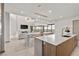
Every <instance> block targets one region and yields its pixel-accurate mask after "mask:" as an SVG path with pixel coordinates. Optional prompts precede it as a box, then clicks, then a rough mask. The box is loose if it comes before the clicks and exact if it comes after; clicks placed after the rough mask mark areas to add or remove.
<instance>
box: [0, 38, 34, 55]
mask: <svg viewBox="0 0 79 59" xmlns="http://www.w3.org/2000/svg"><path fill="white" fill-rule="evenodd" d="M33 41H34V40H33V39H31V40H30V45H29V47H27V46H26V45H25V39H21V40H18V39H15V40H12V41H11V42H9V43H6V44H5V52H4V53H2V54H0V55H1V56H33V55H34V47H33V46H34V43H33Z"/></svg>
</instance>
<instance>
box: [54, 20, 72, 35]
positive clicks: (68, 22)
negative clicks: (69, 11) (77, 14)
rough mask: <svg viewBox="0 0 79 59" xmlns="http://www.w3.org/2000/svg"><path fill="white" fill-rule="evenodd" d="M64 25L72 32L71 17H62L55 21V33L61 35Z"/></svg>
mask: <svg viewBox="0 0 79 59" xmlns="http://www.w3.org/2000/svg"><path fill="white" fill-rule="evenodd" d="M65 27H70V33H71V34H72V33H73V32H72V30H73V26H72V19H62V20H57V21H55V34H58V35H62V30H63V28H65Z"/></svg>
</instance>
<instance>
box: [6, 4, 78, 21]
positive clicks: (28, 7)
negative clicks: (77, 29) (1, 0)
mask: <svg viewBox="0 0 79 59" xmlns="http://www.w3.org/2000/svg"><path fill="white" fill-rule="evenodd" d="M51 10H52V12H51ZM49 11H50V12H51V13H49ZM5 12H9V13H14V14H19V15H23V16H30V17H32V18H42V19H45V20H55V19H61V18H69V17H75V16H79V3H5ZM39 14H40V15H41V16H40V17H39ZM43 16H46V17H43Z"/></svg>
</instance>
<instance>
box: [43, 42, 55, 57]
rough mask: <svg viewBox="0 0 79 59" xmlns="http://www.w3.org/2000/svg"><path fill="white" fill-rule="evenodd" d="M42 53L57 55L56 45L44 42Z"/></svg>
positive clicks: (44, 54)
mask: <svg viewBox="0 0 79 59" xmlns="http://www.w3.org/2000/svg"><path fill="white" fill-rule="evenodd" d="M42 49H43V50H42V53H43V56H52V55H53V56H55V55H56V47H55V46H54V45H51V44H49V43H46V42H43V47H42Z"/></svg>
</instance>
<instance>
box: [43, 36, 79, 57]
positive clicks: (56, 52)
mask: <svg viewBox="0 0 79 59" xmlns="http://www.w3.org/2000/svg"><path fill="white" fill-rule="evenodd" d="M77 42H78V41H77V39H76V36H75V37H72V38H70V39H69V40H67V41H65V42H63V43H61V44H59V45H57V46H55V45H52V44H49V43H47V42H42V55H43V56H69V55H71V53H72V51H73V50H74V48H75V47H76V46H77Z"/></svg>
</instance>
